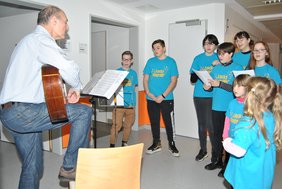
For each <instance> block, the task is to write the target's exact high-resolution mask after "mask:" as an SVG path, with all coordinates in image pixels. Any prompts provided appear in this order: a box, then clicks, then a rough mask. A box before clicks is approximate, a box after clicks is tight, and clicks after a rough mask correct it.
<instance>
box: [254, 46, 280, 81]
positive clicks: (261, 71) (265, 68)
mask: <svg viewBox="0 0 282 189" xmlns="http://www.w3.org/2000/svg"><path fill="white" fill-rule="evenodd" d="M250 69H254V71H255V75H256V76H262V77H267V78H270V79H273V80H274V81H275V83H276V84H278V85H280V84H282V80H281V76H280V74H279V72H278V70H277V69H276V68H275V67H274V66H273V64H272V61H271V59H270V49H269V46H268V45H267V43H265V42H263V41H257V42H256V43H255V44H254V49H253V53H252V56H251V63H250Z"/></svg>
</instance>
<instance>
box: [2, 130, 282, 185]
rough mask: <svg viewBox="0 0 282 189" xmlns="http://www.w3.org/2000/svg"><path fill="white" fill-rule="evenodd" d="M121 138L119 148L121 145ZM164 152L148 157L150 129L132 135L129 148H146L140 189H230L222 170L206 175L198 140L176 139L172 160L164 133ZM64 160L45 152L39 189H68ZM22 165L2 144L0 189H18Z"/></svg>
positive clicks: (281, 171)
mask: <svg viewBox="0 0 282 189" xmlns="http://www.w3.org/2000/svg"><path fill="white" fill-rule="evenodd" d="M121 134H122V133H120V134H119V137H118V140H117V141H118V142H117V146H119V145H120V143H121ZM161 137H162V146H163V149H162V151H160V152H158V153H156V154H154V155H147V154H145V150H146V148H147V147H148V146H149V145H150V144H151V132H150V129H149V127H144V128H143V129H140V130H139V131H138V132H137V131H133V132H132V136H131V139H130V141H129V144H134V143H139V142H143V143H144V144H145V148H144V154H143V160H142V171H141V189H227V188H228V187H226V186H225V185H226V183H225V182H224V179H223V178H219V177H218V176H217V173H218V171H219V169H217V170H214V171H207V170H205V169H204V166H205V165H206V164H208V163H209V162H210V153H209V157H208V158H207V159H205V160H204V161H202V162H196V161H195V160H194V158H195V155H196V154H197V152H198V140H196V139H191V138H187V137H181V136H177V137H176V146H177V147H178V149H179V151H180V153H181V154H180V157H178V158H176V157H173V156H172V155H171V154H170V152H169V151H168V150H167V140H166V135H165V133H164V132H162V135H161ZM108 146H109V136H104V137H101V138H98V140H97V147H98V148H101V147H108ZM62 159H63V157H62V156H59V155H56V154H53V153H50V152H44V167H45V169H44V175H43V178H42V179H41V182H40V189H62V188H67V185H66V184H64V183H60V182H59V180H58V179H57V173H58V170H59V167H60V165H61V163H62ZM278 159H279V160H280V162H279V163H278V164H277V168H276V173H275V181H274V185H273V189H281V188H282V179H281V178H282V153H279V157H278ZM20 167H21V165H20V161H19V159H18V156H17V153H16V150H15V146H14V145H13V144H10V143H6V142H0V188H1V189H15V188H17V184H18V179H19V174H20Z"/></svg>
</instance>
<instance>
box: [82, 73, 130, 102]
mask: <svg viewBox="0 0 282 189" xmlns="http://www.w3.org/2000/svg"><path fill="white" fill-rule="evenodd" d="M127 74H128V72H127V71H120V70H106V71H105V72H99V73H96V74H95V75H94V76H93V78H92V79H91V80H90V81H89V82H88V83H87V85H86V86H85V87H84V88H83V90H82V93H83V94H90V95H94V96H99V97H106V98H107V99H110V98H111V97H112V96H113V94H114V93H115V92H116V90H117V89H118V87H119V86H120V84H121V83H122V82H123V80H124V79H125V77H126V76H127Z"/></svg>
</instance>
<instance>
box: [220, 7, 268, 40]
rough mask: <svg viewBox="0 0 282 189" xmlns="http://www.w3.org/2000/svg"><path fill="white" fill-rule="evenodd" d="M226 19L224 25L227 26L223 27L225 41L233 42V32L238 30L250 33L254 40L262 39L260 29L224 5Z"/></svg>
mask: <svg viewBox="0 0 282 189" xmlns="http://www.w3.org/2000/svg"><path fill="white" fill-rule="evenodd" d="M227 19H228V21H227V22H226V24H227V25H226V27H228V28H225V31H226V33H225V41H229V42H233V38H234V36H235V34H236V33H237V32H239V31H247V32H248V33H249V34H250V36H251V39H253V40H254V41H257V40H262V38H263V33H262V31H261V30H260V29H259V28H258V27H256V26H255V25H254V24H253V23H251V22H250V21H248V20H247V19H245V18H244V17H243V16H242V15H241V14H240V13H238V12H236V11H234V10H233V9H232V8H230V7H228V6H226V11H225V21H226V20H227Z"/></svg>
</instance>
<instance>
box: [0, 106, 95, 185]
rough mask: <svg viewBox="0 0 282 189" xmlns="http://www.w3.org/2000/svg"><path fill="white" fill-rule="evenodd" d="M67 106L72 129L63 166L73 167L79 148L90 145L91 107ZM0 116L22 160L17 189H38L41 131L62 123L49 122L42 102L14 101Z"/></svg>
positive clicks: (40, 166) (60, 125)
mask: <svg viewBox="0 0 282 189" xmlns="http://www.w3.org/2000/svg"><path fill="white" fill-rule="evenodd" d="M66 109H67V114H68V119H69V123H71V130H70V138H69V145H68V149H67V151H66V154H65V156H64V162H63V167H65V168H74V167H75V166H76V160H77V153H78V149H79V148H83V147H88V146H89V138H88V136H89V135H88V134H89V130H90V124H91V116H92V109H91V108H90V107H88V106H86V105H82V104H67V105H66ZM0 119H1V121H2V123H3V125H4V127H6V128H7V129H8V130H9V131H10V133H11V134H12V136H13V138H14V140H15V144H16V148H17V151H18V154H19V156H20V159H21V161H22V172H21V176H20V182H19V189H38V188H39V180H40V178H41V177H42V174H43V151H42V131H46V130H50V129H55V128H59V127H62V126H63V125H64V124H65V123H58V124H52V123H51V122H50V118H49V114H48V111H47V108H46V104H45V103H41V104H31V103H15V104H14V105H13V106H12V107H11V108H8V109H2V110H0Z"/></svg>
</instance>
